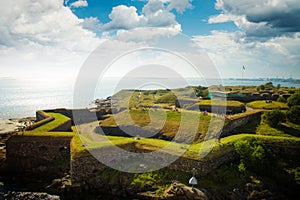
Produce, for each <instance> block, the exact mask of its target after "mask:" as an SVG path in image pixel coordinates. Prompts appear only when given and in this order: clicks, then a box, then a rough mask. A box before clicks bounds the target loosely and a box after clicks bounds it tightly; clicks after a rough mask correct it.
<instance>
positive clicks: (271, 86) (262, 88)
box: [256, 82, 280, 91]
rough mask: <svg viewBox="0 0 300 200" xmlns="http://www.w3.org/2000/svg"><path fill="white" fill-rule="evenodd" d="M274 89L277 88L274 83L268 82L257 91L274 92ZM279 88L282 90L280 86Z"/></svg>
mask: <svg viewBox="0 0 300 200" xmlns="http://www.w3.org/2000/svg"><path fill="white" fill-rule="evenodd" d="M274 88H275V87H274V85H273V83H272V82H268V83H266V84H262V85H260V86H258V87H257V88H256V90H257V91H262V90H265V91H269V90H273V89H274ZM279 88H280V86H279Z"/></svg>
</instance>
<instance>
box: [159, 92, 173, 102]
mask: <svg viewBox="0 0 300 200" xmlns="http://www.w3.org/2000/svg"><path fill="white" fill-rule="evenodd" d="M176 99H177V97H176V95H175V94H174V93H173V92H169V93H167V94H164V95H162V96H161V97H159V98H158V99H157V101H156V103H172V104H174V103H175V101H176Z"/></svg>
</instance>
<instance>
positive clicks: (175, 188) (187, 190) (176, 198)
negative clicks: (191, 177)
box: [164, 183, 208, 200]
mask: <svg viewBox="0 0 300 200" xmlns="http://www.w3.org/2000/svg"><path fill="white" fill-rule="evenodd" d="M164 199H168V200H186V199H191V200H193V199H198V200H208V198H207V196H206V195H205V194H204V193H203V192H202V191H201V190H199V189H197V188H192V187H188V186H186V185H184V184H182V183H173V184H172V185H170V187H169V188H168V189H167V190H166V191H165V193H164Z"/></svg>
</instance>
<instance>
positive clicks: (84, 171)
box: [71, 144, 238, 187]
mask: <svg viewBox="0 0 300 200" xmlns="http://www.w3.org/2000/svg"><path fill="white" fill-rule="evenodd" d="M122 149H125V150H127V151H130V152H138V153H142V152H144V153H147V151H145V150H141V149H138V148H136V147H135V146H134V144H131V145H126V146H122ZM96 151H98V153H95V152H94V156H95V157H94V156H93V155H91V154H88V155H85V156H78V157H77V156H76V157H74V158H72V160H71V177H72V184H82V183H85V181H87V180H91V179H100V178H97V176H99V174H101V172H102V171H103V170H105V169H107V168H108V167H107V166H106V165H105V164H103V163H101V162H100V161H103V160H104V159H106V158H105V157H103V156H105V155H107V156H109V159H110V160H111V162H113V161H115V160H119V164H120V163H121V164H123V166H121V169H124V168H126V167H129V168H131V164H132V162H134V161H133V160H132V159H131V158H130V157H128V158H124V156H122V155H120V154H118V153H117V152H116V153H114V152H113V151H112V150H111V149H110V148H107V149H106V150H105V149H101V150H96ZM106 151H109V152H110V153H109V152H106ZM98 156H99V157H98ZM145 156H146V155H145ZM165 156H168V158H170V157H172V155H170V154H166V155H165ZM97 157H98V159H99V160H100V161H98V160H97V159H96V158H97ZM112 158H113V159H112ZM237 158H238V155H237V154H236V153H235V151H233V150H232V151H231V152H228V153H225V154H223V155H220V156H219V157H217V158H214V159H212V160H209V161H204V160H203V161H202V160H191V159H187V158H184V157H180V158H179V159H178V160H176V159H175V160H176V161H175V162H174V163H172V164H170V165H167V164H166V165H167V166H166V169H170V170H176V171H183V172H191V170H192V169H193V168H196V169H197V172H198V174H199V175H205V174H208V173H210V172H212V171H213V170H215V169H217V168H219V167H220V166H221V165H223V164H226V163H229V162H232V161H234V160H235V159H237ZM155 159H157V160H155ZM110 160H109V161H110ZM120 160H123V161H122V162H120ZM164 161H165V160H164V159H161V158H160V157H157V158H156V157H154V158H153V159H149V163H144V164H145V166H148V168H151V166H154V167H156V166H157V163H159V164H161V163H162V162H164ZM111 162H110V163H111ZM119 164H118V165H119ZM118 165H117V164H116V166H115V167H118ZM94 187H95V186H94Z"/></svg>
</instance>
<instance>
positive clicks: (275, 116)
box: [262, 110, 286, 127]
mask: <svg viewBox="0 0 300 200" xmlns="http://www.w3.org/2000/svg"><path fill="white" fill-rule="evenodd" d="M262 119H263V121H264V122H266V123H267V124H269V125H270V126H271V127H277V126H278V125H279V124H280V123H281V122H284V121H285V119H286V115H285V113H284V112H282V111H280V110H272V111H267V112H265V113H264V114H263V115H262Z"/></svg>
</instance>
